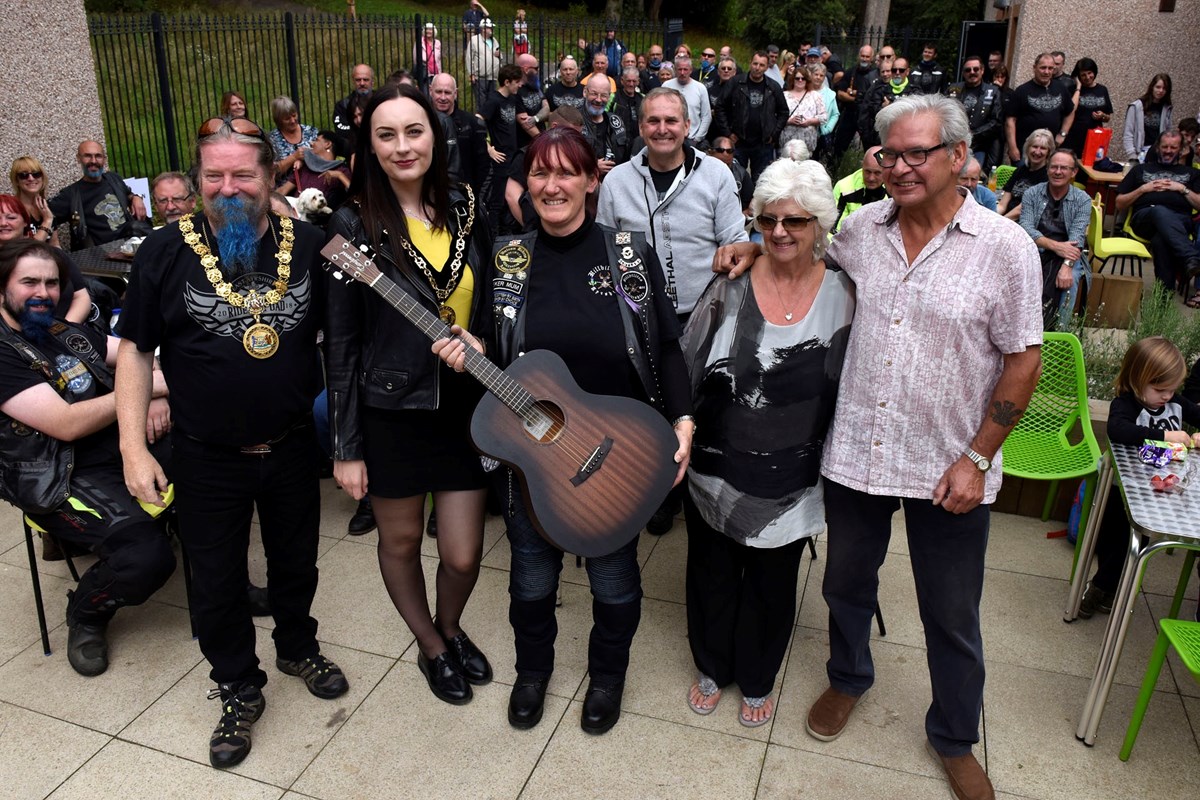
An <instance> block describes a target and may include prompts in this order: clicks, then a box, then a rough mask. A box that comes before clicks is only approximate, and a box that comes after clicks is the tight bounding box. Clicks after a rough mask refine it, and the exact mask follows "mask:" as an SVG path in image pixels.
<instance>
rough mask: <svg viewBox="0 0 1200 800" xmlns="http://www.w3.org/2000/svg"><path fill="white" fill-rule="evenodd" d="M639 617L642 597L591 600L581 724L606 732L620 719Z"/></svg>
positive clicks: (640, 615)
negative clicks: (619, 601) (609, 600)
mask: <svg viewBox="0 0 1200 800" xmlns="http://www.w3.org/2000/svg"><path fill="white" fill-rule="evenodd" d="M641 617H642V600H641V598H638V599H637V600H633V601H630V602H628V603H615V604H613V603H601V602H599V601H597V600H594V599H593V600H592V633H591V636H590V637H589V638H588V673H589V674H590V676H591V679H590V681H589V683H588V690H587V695H586V696H585V697H584V700H583V716H582V717H581V718H580V727H582V728H583V730H584V731H585V732H587V733H591V734H601V733H606V732H607V731H608V730H609V729H611V728H612V726H613V725H616V724H617V720H619V719H620V718H621V696H622V694H623V692H624V690H625V673H626V671H627V670H628V669H629V647H630V645H632V644H633V636H634V634H635V633H637V629H638V623H639V622H640V621H641Z"/></svg>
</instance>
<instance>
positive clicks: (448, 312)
mask: <svg viewBox="0 0 1200 800" xmlns="http://www.w3.org/2000/svg"><path fill="white" fill-rule="evenodd" d="M438 316H439V317H441V318H442V322H444V323H446V324H447V325H453V324H454V320H455V317H456V315H455V313H454V309H453V308H451V307H450V306H446V305H444V306H442V307H441V308H439V309H438Z"/></svg>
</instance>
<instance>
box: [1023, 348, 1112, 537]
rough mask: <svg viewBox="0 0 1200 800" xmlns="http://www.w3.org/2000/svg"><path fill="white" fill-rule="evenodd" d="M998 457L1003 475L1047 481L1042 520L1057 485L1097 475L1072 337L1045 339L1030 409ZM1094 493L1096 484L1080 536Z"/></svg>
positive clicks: (1087, 497) (1096, 451)
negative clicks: (1039, 375)
mask: <svg viewBox="0 0 1200 800" xmlns="http://www.w3.org/2000/svg"><path fill="white" fill-rule="evenodd" d="M1003 454H1004V458H1003V462H1002V463H1003V465H1004V474H1005V475H1012V476H1014V477H1017V478H1027V479H1032V480H1043V481H1050V491H1049V492H1047V494H1046V504H1045V506H1044V507H1043V508H1042V519H1043V520H1047V519H1049V518H1050V510H1051V508H1053V506H1054V500H1055V498H1056V496H1057V495H1058V482H1059V481H1061V480H1070V479H1072V478H1082V477H1084V476H1087V475H1091V474H1092V473H1095V472H1096V468H1097V463H1098V462H1099V459H1100V445H1099V444H1098V443H1097V442H1096V436H1095V434H1093V433H1092V420H1091V417H1090V416H1089V415H1088V405H1087V377H1086V376H1085V374H1084V367H1083V348H1082V347H1081V346H1080V344H1079V340H1078V339H1077V338H1075V335H1074V334H1071V333H1046V334H1045V335H1044V342H1043V344H1042V376H1041V377H1040V378H1039V379H1038V384H1037V389H1035V390H1034V392H1033V397H1032V398H1030V400H1029V408H1028V409H1026V411H1025V414H1024V415H1023V416H1022V417H1021V420H1020V422H1018V423H1017V426H1016V427H1015V428H1013V429H1012V432H1011V433H1009V434H1008V438H1007V439H1005V440H1004V448H1003ZM1095 490H1096V481H1094V480H1090V481H1088V483H1087V489H1086V490H1085V492H1084V497H1083V514H1082V515H1081V518H1080V520H1079V529H1080V530H1081V531H1082V530H1083V529H1084V526H1085V525H1086V524H1087V514H1088V511H1089V510H1090V509H1091V507H1092V495H1093V494H1094V493H1095ZM1080 538H1082V537H1080Z"/></svg>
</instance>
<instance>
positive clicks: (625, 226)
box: [596, 145, 749, 314]
mask: <svg viewBox="0 0 1200 800" xmlns="http://www.w3.org/2000/svg"><path fill="white" fill-rule="evenodd" d="M646 153H647V149H646V148H643V149H642V151H641V152H640V153H638V154H637V155H635V156H634V157H633V158H632V159H630V160H629V161H627V162H625V163H624V164H621V165H619V166H617V167H614V168H613V169H612V171H611V172H609V173H608V175H607V176H605V178H604V182H603V183H602V184H600V200H599V207H598V208H597V210H596V221H597V222H599V223H600V224H601V225H608V226H609V227H611V228H616V229H617V230H622V231H641V232H642V233H644V234H646V239H647V240H648V241H649V242H650V245H651V246H652V247H653V248H654V250H655V252H657V253H658V260H659V262H660V263H661V264H662V269H663V273H664V275H665V277H666V281H667V293H668V294H670V295H671V300H672V302H673V303H674V304H675V310H676V311H677V312H678V313H680V314H690V313H691V312H692V308H693V307H694V306H695V305H696V301H697V300H698V299H699V298H700V295H701V293H702V292H703V291H704V287H706V286H708V282H709V281H710V280H712V276H713V272H712V260H713V254H714V253H716V251H717V248H718V247H720V246H721V245H726V244H732V243H733V242H745V241H747V240H748V238H749V237H747V236H746V230H745V219H744V218H743V217H742V208H741V201H740V200H739V199H738V191H737V185H736V184H735V183H734V180H733V173H732V172H731V171H730V170H729V167H727V166H725V164H724V163H722V162H720V161H718V160H716V159H715V158H709V157H708V156H706V155H704V154H703V153H700V152H698V151H696V150H695V149H694V148H692V147H689V146H687V145H685V146H684V159H683V168H682V169H680V171H679V175H678V176H677V178H676V180H675V183H674V184H673V185H672V186H671V188H670V190H669V191H668V192H667V194H666V197H665V198H664V199H663V200H662V202H661V203H660V202H659V200H658V192H656V191H655V189H654V180H653V179H652V178H651V177H650V164H649V160H648V158H647V155H646Z"/></svg>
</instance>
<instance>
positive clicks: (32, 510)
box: [0, 239, 175, 676]
mask: <svg viewBox="0 0 1200 800" xmlns="http://www.w3.org/2000/svg"><path fill="white" fill-rule="evenodd" d="M66 274H67V259H66V256H65V255H64V254H63V252H62V251H61V250H58V249H56V248H53V247H50V246H48V245H46V244H43V243H42V242H37V241H34V240H32V239H19V240H16V241H12V242H7V243H5V244H4V245H2V246H0V286H2V287H3V289H4V298H3V304H2V306H0V317H2V318H3V324H2V325H0V461H2V462H3V463H2V464H0V497H2V498H3V499H5V500H7V501H8V502H10V503H12V504H13V505H15V506H16V507H17V508H19V509H21V511H22V512H24V513H25V514H26V516H27V517H28V518H29V520H30V521H31V522H32V523H33V527H35V528H37V529H39V530H42V531H45V532H47V533H49V534H50V535H52V536H54V537H56V538H58V539H61V540H64V541H66V542H71V543H76V544H80V545H83V546H85V547H87V548H88V549H90V550H91V551H93V552H94V553H95V554H96V556H97V557H98V559H99V560H98V561H97V562H96V563H95V564H94V565H93V566H92V567H91V569H89V570H88V571H87V572H85V573H84V574H83V576H82V577H81V578H80V579H79V585H78V586H76V587H75V591H74V592H68V593H67V597H68V599H67V626H68V633H67V660H68V661H70V662H71V666H72V667H73V668H74V669H75V671H76V672H78V673H79V674H80V675H86V676H93V675H99V674H100V673H102V672H104V671H105V670H106V669H108V642H107V639H106V636H105V634H106V628H107V626H108V621H109V620H110V619H112V617H113V615H114V614H115V613H116V611H117V609H118V608H120V607H121V606H128V605H138V604H140V603H143V602H145V601H146V600H147V599H148V598H149V597H150V595H152V594H154V592H155V591H157V590H158V588H159V587H161V586H162V585H163V584H164V583H166V581H167V578H169V577H170V576H171V573H172V572H173V571H174V570H175V555H174V554H173V553H172V552H171V546H170V543H169V542H168V540H167V537H166V536H165V535H164V533H163V530H162V528H161V526H160V525H159V524H158V523H157V522H156V521H155V520H154V519H153V518H152V516H151V514H150V513H147V511H146V510H145V509H144V508H143V507H142V506H141V505H139V503H138V501H137V500H136V499H135V498H133V497H131V496H130V494H129V491H128V490H127V489H126V488H125V478H124V471H123V468H122V465H121V455H120V449H119V447H118V439H117V424H116V420H117V411H116V404H115V402H114V398H113V391H112V386H113V365H114V364H115V363H116V355H117V347H116V343H115V340H114V339H111V338H110V337H105V336H103V335H102V334H99V333H97V332H95V331H94V330H92V329H91V328H88V327H86V326H83V325H76V324H75V323H72V322H64V321H62V320H59V319H55V317H54V315H53V312H54V306H55V304H56V303H57V302H58V295H59V286H60V285H61V283H62V281H63V279H64V277H65V276H66ZM110 342H112V345H111V346H110V344H109V343H110ZM166 394H167V388H166V384H165V383H164V382H163V380H162V373H161V372H155V373H154V396H155V398H157V399H156V400H154V401H153V402H152V403H151V405H150V414H149V416H148V419H147V422H146V434H147V437H148V438H149V439H150V441H151V442H154V441H160V442H164V443H165V439H164V438H163V437H164V436H165V435H166V433H167V431H168V429H169V428H170V418H169V414H168V411H167V401H166V399H165V398H166Z"/></svg>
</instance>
